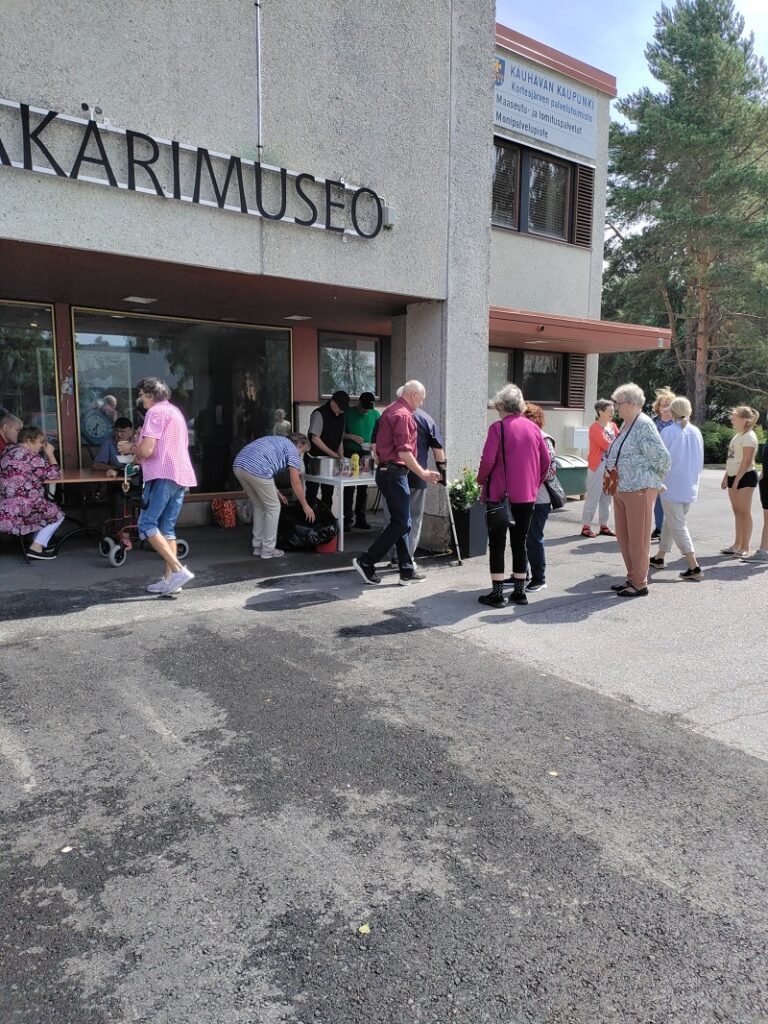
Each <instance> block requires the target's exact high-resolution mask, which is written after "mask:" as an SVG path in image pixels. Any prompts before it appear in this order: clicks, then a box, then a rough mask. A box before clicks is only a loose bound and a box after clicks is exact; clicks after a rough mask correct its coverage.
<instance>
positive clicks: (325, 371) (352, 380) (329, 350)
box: [319, 333, 379, 398]
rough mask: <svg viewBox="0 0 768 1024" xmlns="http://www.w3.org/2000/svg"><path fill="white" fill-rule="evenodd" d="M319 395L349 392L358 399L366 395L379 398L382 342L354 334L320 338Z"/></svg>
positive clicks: (321, 336)
mask: <svg viewBox="0 0 768 1024" xmlns="http://www.w3.org/2000/svg"><path fill="white" fill-rule="evenodd" d="M319 343H320V345H319V347H320V394H321V395H322V396H323V397H324V398H328V397H330V395H332V394H333V393H334V391H346V392H347V394H348V395H354V396H355V397H358V396H359V395H360V394H361V393H362V392H363V391H370V392H371V394H373V395H376V396H377V397H378V395H379V389H378V386H377V385H378V376H379V374H378V370H379V366H378V363H379V359H378V357H379V339H378V338H366V337H358V336H356V335H352V334H322V333H321V334H320V335H319Z"/></svg>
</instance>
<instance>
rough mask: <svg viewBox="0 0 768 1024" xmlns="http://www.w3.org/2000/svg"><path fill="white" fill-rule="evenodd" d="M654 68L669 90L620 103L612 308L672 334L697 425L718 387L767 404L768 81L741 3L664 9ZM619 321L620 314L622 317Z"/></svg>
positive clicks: (613, 187)
mask: <svg viewBox="0 0 768 1024" xmlns="http://www.w3.org/2000/svg"><path fill="white" fill-rule="evenodd" d="M655 25H656V31H655V34H654V38H653V41H652V42H651V43H649V45H648V46H647V47H646V51H645V56H646V59H647V61H648V66H649V68H650V70H651V72H652V74H653V75H654V77H655V78H656V79H657V80H658V81H659V82H660V83H661V84H662V85H663V86H664V87H665V89H664V91H662V92H659V93H652V92H651V91H650V90H649V89H647V88H646V89H642V90H641V91H639V92H637V93H634V94H632V95H630V96H628V97H626V98H625V99H622V100H620V101H619V103H618V110H619V111H620V113H621V114H622V115H623V116H624V117H625V118H626V120H627V121H628V122H629V124H628V125H619V124H613V125H612V126H611V145H610V168H609V199H608V223H609V228H611V229H612V238H611V239H609V242H608V261H609V275H608V276H609V278H610V277H611V275H612V274H613V275H614V277H615V276H616V275H618V281H617V280H614V281H613V286H614V288H615V287H616V286H617V284H618V292H614V294H613V296H612V300H613V304H614V306H616V305H617V297H618V299H619V302H618V304H619V305H621V306H623V307H625V309H626V308H629V309H631V310H632V312H633V313H634V316H635V318H638V319H641V320H644V321H645V322H651V323H653V322H659V323H663V322H665V321H666V323H667V324H668V325H669V326H670V327H671V328H672V334H673V342H672V344H673V351H674V354H675V357H676V360H677V364H678V367H679V370H680V373H681V374H682V376H683V379H684V380H685V382H686V386H687V390H688V395H689V397H690V398H691V401H692V403H693V407H694V416H695V417H696V418H697V419H699V420H703V419H704V418H705V414H706V409H707V393H708V389H709V388H710V386H711V385H713V384H719V385H721V386H722V385H724V384H728V383H731V384H732V383H735V382H736V383H740V384H743V386H744V387H745V389H746V390H749V391H750V392H752V393H760V392H763V393H768V374H766V376H765V377H764V379H763V380H762V381H760V382H757V381H755V379H754V376H753V375H750V376H751V379H745V369H746V368H747V367H748V365H749V361H750V359H757V361H758V363H759V365H760V367H761V368H762V371H763V372H764V371H768V362H767V361H766V358H765V349H766V343H765V336H766V332H767V331H768V288H767V287H766V273H765V265H766V263H768V204H766V201H765V197H766V195H768V71H767V70H766V65H765V62H764V61H763V60H762V58H759V57H758V56H756V54H755V52H754V37H753V36H752V35H751V34H750V35H749V36H745V35H744V19H743V18H742V17H741V16H740V15H739V14H737V13H736V12H735V10H734V5H733V4H732V3H731V2H730V0H677V2H676V4H675V6H674V7H673V8H668V7H666V6H662V8H661V10H660V12H659V13H658V14H657V15H656V18H655ZM618 312H621V310H618Z"/></svg>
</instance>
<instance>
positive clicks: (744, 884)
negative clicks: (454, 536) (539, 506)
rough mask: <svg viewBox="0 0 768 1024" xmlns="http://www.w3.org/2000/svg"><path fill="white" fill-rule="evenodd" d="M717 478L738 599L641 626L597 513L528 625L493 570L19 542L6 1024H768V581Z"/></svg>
mask: <svg viewBox="0 0 768 1024" xmlns="http://www.w3.org/2000/svg"><path fill="white" fill-rule="evenodd" d="M710 484H711V485H712V486H711V487H710ZM708 488H709V490H708V491H707V494H705V496H704V498H705V500H704V501H703V502H702V506H701V508H700V509H698V510H697V514H698V516H699V519H698V520H694V523H695V524H696V525H697V526H698V529H699V531H700V535H702V536H703V530H704V528H705V526H706V527H708V528H709V532H708V534H707V538H706V543H702V544H701V545H700V550H701V553H702V562H703V564H705V565H707V566H708V568H707V575H708V579H707V581H706V583H703V584H701V585H697V584H684V583H680V584H678V583H676V582H675V581H676V573H673V572H671V571H670V572H667V573H665V574H664V575H663V576H661V575H660V576H659V578H657V580H656V582H655V583H654V586H653V588H652V589H653V593H652V595H651V598H649V599H648V600H645V601H635V602H626V603H625V604H621V603H620V602H618V600H617V599H615V598H613V597H612V596H611V595H609V594H608V593H606V585H607V582H609V581H612V580H613V578H614V574H617V572H618V562H617V554H616V550H615V545H613V544H612V543H611V542H603V544H602V547H600V546H599V545H598V543H597V542H580V541H578V540H577V539H574V537H573V533H574V526H575V525H577V523H578V509H579V506H573V508H572V509H571V510H569V511H568V512H566V513H564V514H563V513H561V514H559V515H558V516H557V517H554V519H553V522H552V523H551V525H550V529H549V531H548V536H549V537H550V543H551V548H550V552H551V558H550V562H551V566H550V587H549V590H548V591H546V592H544V594H543V595H537V596H536V597H537V600H536V601H535V602H534V600H533V599H532V601H531V604H530V605H529V606H528V608H527V609H525V610H523V614H517V611H512V610H510V611H506V610H505V611H504V612H490V613H489V612H488V611H487V610H482V611H481V610H480V608H481V606H478V605H477V604H476V602H475V597H476V594H477V593H478V592H479V590H480V588H481V587H482V586H483V585H484V584H485V582H486V578H485V565H484V564H483V563H478V562H475V561H473V562H469V563H467V564H466V565H465V566H464V567H463V568H461V569H458V568H454V567H450V566H448V565H446V563H445V560H442V561H440V560H434V561H433V562H432V563H430V564H429V565H428V569H429V580H428V581H427V583H426V584H424V585H422V586H420V587H411V588H398V587H392V586H389V585H388V582H389V581H385V585H384V586H382V587H381V588H376V589H374V588H367V589H363V588H362V585H361V582H360V580H359V578H358V577H357V576H356V575H355V574H354V573H352V572H349V571H348V570H346V569H344V568H342V566H343V565H344V559H343V558H342V556H339V557H338V558H337V559H333V558H331V559H328V560H327V561H326V562H323V563H322V564H320V565H318V563H317V561H316V560H313V559H311V558H309V559H303V560H296V561H294V560H290V563H289V564H288V569H289V570H291V571H288V570H287V569H286V565H285V564H284V565H283V567H282V568H281V567H280V566H269V570H270V572H271V573H272V575H271V576H260V577H258V578H255V577H254V573H255V570H254V566H253V563H244V562H243V560H242V559H234V560H232V559H221V560H217V559H216V558H215V557H214V558H211V557H208V558H207V559H204V558H203V557H202V551H203V548H204V545H202V544H195V545H193V549H192V556H191V557H190V565H191V566H192V567H193V568H195V570H196V571H197V573H198V578H197V579H196V580H195V582H194V584H192V585H191V586H190V587H189V589H188V590H187V591H185V592H184V593H183V594H182V595H181V596H180V597H179V598H177V599H171V600H169V599H160V600H157V599H149V598H145V597H143V596H142V594H141V586H140V581H141V582H146V580H145V579H144V577H145V576H146V575H147V573H148V572H149V569H150V568H151V567H152V563H151V556H150V555H146V556H141V555H139V554H137V555H136V559H135V563H134V564H133V566H132V567H131V568H130V569H129V570H128V571H127V572H126V573H122V574H121V573H117V574H116V573H114V572H105V571H104V569H103V565H101V564H99V563H98V560H94V561H93V564H91V562H90V561H88V557H89V556H88V554H87V549H86V548H82V549H75V548H74V547H73V552H75V554H74V555H72V556H71V557H70V558H69V559H68V561H67V562H66V563H65V559H64V557H63V556H62V557H60V559H59V560H58V562H57V563H56V564H55V566H51V567H50V568H55V570H56V572H57V573H58V575H57V576H54V575H52V574H49V575H48V576H47V577H46V576H44V575H43V574H42V573H41V572H38V571H37V570H38V569H39V567H34V569H32V570H30V571H29V572H28V573H26V575H21V574H22V573H25V572H26V568H25V567H21V568H20V569H16V567H15V566H13V567H12V568H11V562H10V558H9V556H6V555H3V559H2V561H3V566H4V569H5V570H6V573H5V576H4V580H5V583H4V586H5V587H6V589H5V593H4V605H3V609H2V618H3V619H4V621H3V622H2V624H1V626H0V628H2V641H3V643H2V648H1V649H0V682H1V686H0V712H1V714H2V717H1V718H0V781H1V783H2V785H0V813H1V814H2V824H3V828H2V865H0V867H1V870H2V874H1V876H0V884H1V885H2V899H1V900H0V935H2V962H1V964H0V974H1V975H2V977H1V978H0V1021H2V1022H3V1024H103V1022H121V1024H122V1022H129V1021H146V1022H152V1024H193V1022H194V1024H273V1022H285V1024H289V1022H299V1024H320V1022H322V1024H362V1022H371V1021H374V1022H380V1024H410V1022H429V1024H438V1022H439V1024H447V1022H460V1024H486V1022H487V1024H602V1022H612V1021H616V1022H619V1024H710V1022H711V1024H715V1022H718V1024H720V1022H733V1024H765V1021H766V1020H768V975H767V972H766V966H767V965H766V953H765V950H766V947H767V946H768V911H767V910H766V888H767V885H768V858H767V857H766V847H767V846H768V839H767V837H768V821H767V820H766V818H768V764H767V761H768V756H767V755H766V750H768V742H766V736H765V715H764V712H763V710H762V709H763V707H764V703H765V701H766V699H768V686H767V685H766V680H765V672H764V669H763V666H762V661H761V660H760V658H759V655H760V653H761V632H760V609H761V603H760V602H761V600H763V599H764V597H763V595H764V593H765V590H764V587H765V583H764V580H763V578H762V575H761V573H760V572H757V571H755V570H753V569H752V568H751V567H744V568H741V567H738V566H736V565H735V564H734V563H730V562H725V561H723V560H722V559H719V558H718V557H717V556H716V554H715V551H714V549H715V547H718V548H719V547H720V546H722V544H721V543H719V542H720V541H721V539H722V538H721V537H720V535H719V534H718V535H715V531H714V529H712V528H710V525H711V524H713V523H715V524H717V525H718V526H719V527H721V528H725V525H726V523H725V521H724V520H722V518H718V516H721V511H722V510H721V508H720V506H719V505H716V504H714V502H716V500H717V495H715V493H714V484H713V482H712V481H708ZM710 498H711V500H712V504H708V502H709V499H710ZM727 539H729V538H725V540H726V541H727ZM196 551H197V552H198V556H197V557H198V562H197V563H195V560H194V559H195V552H196ZM132 558H133V556H132ZM81 563H82V564H81ZM68 566H69V571H68V570H67V567H68ZM325 566H328V567H329V569H328V570H327V571H320V572H316V571H314V570H315V569H317V568H323V567H325ZM44 568H45V569H48V568H49V566H45V567H44ZM257 568H260V567H257ZM297 570H298V571H297ZM14 572H15V573H16V576H15V579H16V581H17V582H16V584H15V593H17V594H18V597H15V596H11V594H12V589H11V588H12V587H13V586H14V583H13V579H11V578H10V577H12V576H13V573H14ZM89 573H90V575H88V574H89ZM281 573H285V575H281ZM20 580H23V581H24V582H25V586H24V588H23V590H22V588H21V587H20V586H19V584H18V581H20ZM627 605H629V606H630V607H627ZM476 609H477V610H476ZM756 613H757V614H756Z"/></svg>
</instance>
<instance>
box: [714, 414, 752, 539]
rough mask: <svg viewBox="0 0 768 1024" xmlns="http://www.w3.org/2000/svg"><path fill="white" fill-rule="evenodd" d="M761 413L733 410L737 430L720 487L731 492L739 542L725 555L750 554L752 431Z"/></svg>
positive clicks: (729, 493)
mask: <svg viewBox="0 0 768 1024" xmlns="http://www.w3.org/2000/svg"><path fill="white" fill-rule="evenodd" d="M759 416H760V414H759V413H758V412H756V411H755V410H754V409H753V408H752V407H751V406H749V405H737V406H736V408H735V409H732V410H731V425H732V426H733V429H734V430H735V431H736V433H735V434H734V436H733V437H732V438H731V443H730V446H729V448H728V459H727V460H726V463H725V473H724V474H723V480H722V483H721V484H720V487H721V488H722V489H723V490H724V491H726V490H727V491H728V497H729V498H730V499H731V508H732V509H733V518H734V521H735V532H736V539H735V540H734V542H733V544H731V546H730V547H727V548H721V552H722V554H724V555H741V556H744V555H748V554H749V542H750V540H751V539H752V495H753V494H754V493H755V488H756V487H757V470H756V469H755V455H756V453H757V434H756V433H755V432H754V430H753V429H752V428H753V427H754V425H755V424H756V423H757V421H758V419H759Z"/></svg>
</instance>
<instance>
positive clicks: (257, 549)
mask: <svg viewBox="0 0 768 1024" xmlns="http://www.w3.org/2000/svg"><path fill="white" fill-rule="evenodd" d="M253 555H254V558H261V544H259V546H258V547H255V548H254V549H253Z"/></svg>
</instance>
